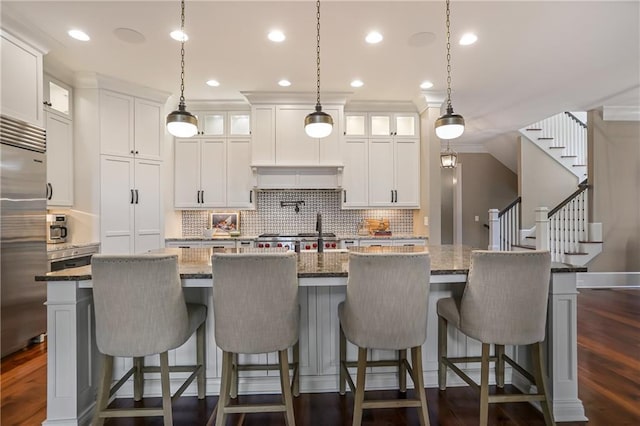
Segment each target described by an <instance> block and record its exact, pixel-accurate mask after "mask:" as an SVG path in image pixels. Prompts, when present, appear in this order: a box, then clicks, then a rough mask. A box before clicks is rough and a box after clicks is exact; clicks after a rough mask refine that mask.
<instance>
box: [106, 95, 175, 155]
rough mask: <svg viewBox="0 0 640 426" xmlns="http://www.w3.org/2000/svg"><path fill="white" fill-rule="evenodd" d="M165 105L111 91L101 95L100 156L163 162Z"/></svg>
mask: <svg viewBox="0 0 640 426" xmlns="http://www.w3.org/2000/svg"><path fill="white" fill-rule="evenodd" d="M162 115H163V106H162V104H160V103H158V102H155V101H151V100H147V99H142V98H136V97H134V96H129V95H125V94H122V93H119V92H114V91H110V90H101V92H100V144H101V145H100V152H101V154H104V155H118V156H123V157H135V158H139V159H147V160H161V159H162V140H163V137H162V136H163V134H164V129H163V116H162Z"/></svg>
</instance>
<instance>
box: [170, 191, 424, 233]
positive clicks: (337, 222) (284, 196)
mask: <svg viewBox="0 0 640 426" xmlns="http://www.w3.org/2000/svg"><path fill="white" fill-rule="evenodd" d="M256 195H257V197H256V203H257V204H256V209H255V210H241V211H240V231H241V232H242V235H259V234H262V233H265V232H273V233H276V232H279V233H298V232H313V231H315V227H316V213H318V212H320V213H322V229H323V231H324V232H333V233H336V234H339V235H345V234H346V235H353V234H356V233H357V232H358V227H359V225H360V223H361V222H362V220H363V219H381V218H388V219H389V224H390V228H391V231H392V232H393V233H396V234H404V233H412V232H413V210H398V209H390V210H342V209H341V208H340V195H341V192H338V191H263V192H257V193H256ZM281 201H285V202H292V201H293V202H295V201H301V202H303V203H304V204H303V203H300V204H299V205H300V211H299V212H298V213H296V212H295V206H287V207H281V206H280V202H281ZM211 213H212V211H206V210H205V211H203V210H183V211H182V236H183V237H199V236H202V230H203V229H204V228H206V227H208V226H210V225H211V223H210V221H211Z"/></svg>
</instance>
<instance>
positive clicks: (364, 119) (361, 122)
mask: <svg viewBox="0 0 640 426" xmlns="http://www.w3.org/2000/svg"><path fill="white" fill-rule="evenodd" d="M344 135H345V136H369V114H368V113H366V112H345V113H344Z"/></svg>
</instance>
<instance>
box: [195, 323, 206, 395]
mask: <svg viewBox="0 0 640 426" xmlns="http://www.w3.org/2000/svg"><path fill="white" fill-rule="evenodd" d="M205 323H206V321H204V322H203V323H202V324H200V327H198V331H197V332H196V348H197V349H196V351H197V355H196V364H197V365H199V366H200V370H199V371H198V379H197V380H198V399H204V397H205V391H206V389H205V386H206V382H205V373H206V372H205V368H206V367H205V366H206V362H205V360H206V359H207V356H206V355H207V344H206V341H205V339H206V329H205Z"/></svg>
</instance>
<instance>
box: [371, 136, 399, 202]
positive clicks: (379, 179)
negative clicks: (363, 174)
mask: <svg viewBox="0 0 640 426" xmlns="http://www.w3.org/2000/svg"><path fill="white" fill-rule="evenodd" d="M393 151H394V148H393V139H391V138H388V137H387V138H386V139H382V138H380V139H370V140H369V205H370V206H371V207H393V205H394V204H393V200H394V193H393V190H394V185H393V177H394V171H395V170H394V162H393Z"/></svg>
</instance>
